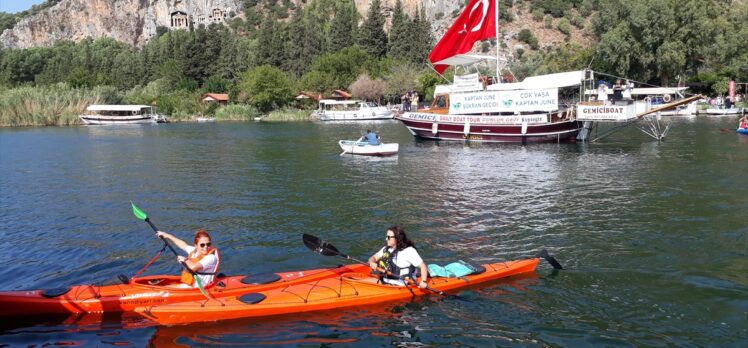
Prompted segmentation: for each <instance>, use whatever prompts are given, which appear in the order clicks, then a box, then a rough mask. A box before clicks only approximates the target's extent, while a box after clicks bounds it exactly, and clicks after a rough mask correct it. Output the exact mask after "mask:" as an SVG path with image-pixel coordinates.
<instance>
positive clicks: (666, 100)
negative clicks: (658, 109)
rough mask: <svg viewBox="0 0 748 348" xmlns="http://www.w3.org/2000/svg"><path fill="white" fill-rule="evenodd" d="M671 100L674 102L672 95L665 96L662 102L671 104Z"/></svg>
mask: <svg viewBox="0 0 748 348" xmlns="http://www.w3.org/2000/svg"><path fill="white" fill-rule="evenodd" d="M671 100H673V98H672V97H671V96H670V94H665V95H664V96H663V97H662V101H664V102H666V103H669V102H670V101H671Z"/></svg>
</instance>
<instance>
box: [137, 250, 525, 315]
mask: <svg viewBox="0 0 748 348" xmlns="http://www.w3.org/2000/svg"><path fill="white" fill-rule="evenodd" d="M538 260H539V259H537V258H533V259H525V260H517V261H507V262H498V263H492V264H485V265H482V266H483V267H484V268H485V272H482V273H478V274H471V275H468V276H465V277H461V278H434V279H432V280H430V281H429V286H430V287H431V288H432V289H433V290H437V291H454V290H458V289H462V288H466V287H469V286H474V285H477V284H481V283H485V282H488V281H492V280H496V279H499V278H504V277H509V276H512V275H516V274H522V273H527V272H532V271H534V270H535V267H536V266H537V265H538ZM364 267H365V266H364ZM433 293H434V292H433V291H432V290H427V289H420V288H417V287H414V286H409V287H404V286H393V285H384V284H378V278H377V277H376V276H373V275H371V274H370V272H369V271H368V270H365V269H360V268H359V269H358V270H356V271H351V272H347V273H343V274H340V275H339V276H336V277H328V278H323V279H317V280H313V281H304V282H297V283H295V284H289V285H288V286H283V287H275V288H273V289H270V290H264V291H252V292H246V293H243V294H236V295H231V296H226V297H222V298H220V299H216V300H209V301H206V300H201V301H188V302H179V303H173V304H166V305H156V306H141V307H138V308H136V309H135V312H137V313H140V314H141V315H143V316H144V317H146V318H148V319H150V320H153V321H155V322H157V323H159V324H167V325H171V324H183V323H191V322H201V321H215V320H223V319H235V318H247V317H266V316H273V315H281V314H289V313H302V312H312V311H321V310H329V309H336V308H345V307H355V306H363V305H372V304H379V303H384V302H390V301H398V300H406V299H410V298H412V297H413V296H422V295H428V294H433Z"/></svg>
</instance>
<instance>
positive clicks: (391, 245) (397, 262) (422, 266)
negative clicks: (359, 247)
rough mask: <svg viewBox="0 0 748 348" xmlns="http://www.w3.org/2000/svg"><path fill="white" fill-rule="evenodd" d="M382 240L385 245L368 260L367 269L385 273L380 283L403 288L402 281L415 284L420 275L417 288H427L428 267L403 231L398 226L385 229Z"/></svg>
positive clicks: (403, 283)
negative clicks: (383, 239) (408, 280)
mask: <svg viewBox="0 0 748 348" xmlns="http://www.w3.org/2000/svg"><path fill="white" fill-rule="evenodd" d="M384 238H385V240H386V242H387V245H385V246H384V247H383V248H382V249H379V251H377V252H376V253H375V254H374V255H372V256H371V257H370V258H369V267H371V268H372V269H373V270H378V271H385V272H384V273H385V275H384V276H383V278H382V281H384V282H385V283H387V284H392V285H400V286H403V285H406V284H405V282H404V281H403V280H407V279H411V280H412V281H413V282H415V281H416V277H418V276H419V275H420V278H421V279H420V281H419V282H418V287H420V288H425V287H427V286H428V267H427V265H426V263H425V262H423V259H421V255H419V254H418V251H417V250H416V246H415V244H413V242H411V241H410V239H408V237H407V236H406V235H405V230H404V229H403V228H401V227H400V226H392V227H390V228H388V229H387V233H386V235H385V237H384ZM419 271H420V272H419ZM419 273H420V274H419Z"/></svg>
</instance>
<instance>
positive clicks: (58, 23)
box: [0, 0, 241, 48]
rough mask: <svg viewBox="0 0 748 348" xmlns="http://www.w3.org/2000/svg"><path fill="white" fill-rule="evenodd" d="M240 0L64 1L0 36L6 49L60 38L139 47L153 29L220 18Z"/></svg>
mask: <svg viewBox="0 0 748 348" xmlns="http://www.w3.org/2000/svg"><path fill="white" fill-rule="evenodd" d="M240 7H241V0H63V1H60V2H59V3H58V4H57V5H55V6H53V7H50V8H48V9H46V10H44V11H42V12H40V13H38V14H36V15H34V16H31V17H26V18H24V19H23V20H21V21H20V22H18V23H17V24H16V25H15V26H14V27H13V28H12V29H8V30H5V31H4V32H3V33H2V34H1V35H0V45H2V46H3V47H8V48H27V47H34V46H49V45H52V44H54V42H55V41H59V40H71V41H75V42H78V41H80V40H82V39H84V38H86V37H91V38H94V39H97V38H101V37H111V38H114V39H116V40H118V41H122V42H126V43H129V44H131V45H135V46H141V45H142V44H144V43H145V42H147V41H148V39H150V38H151V37H153V36H154V35H156V28H157V27H159V26H164V27H167V28H170V29H180V28H187V23H188V22H187V21H188V19H191V20H192V21H193V22H194V23H195V24H196V25H197V24H201V23H204V24H208V23H211V22H223V21H224V20H225V19H228V17H229V16H230V15H231V14H236V13H238V12H239V11H240Z"/></svg>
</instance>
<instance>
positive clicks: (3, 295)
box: [0, 265, 368, 317]
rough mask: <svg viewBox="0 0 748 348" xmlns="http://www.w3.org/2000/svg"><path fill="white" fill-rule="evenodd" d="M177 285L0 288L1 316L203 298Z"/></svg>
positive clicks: (230, 288) (292, 280) (288, 281)
mask: <svg viewBox="0 0 748 348" xmlns="http://www.w3.org/2000/svg"><path fill="white" fill-rule="evenodd" d="M366 269H368V267H367V266H364V265H361V266H359V265H353V266H341V267H336V268H320V269H312V270H304V271H293V272H281V273H270V274H264V275H250V276H231V277H223V278H219V279H218V281H219V282H217V283H216V284H217V285H213V286H211V287H209V288H207V289H206V291H207V292H208V294H209V295H210V296H211V297H214V298H222V297H226V296H232V295H236V294H243V293H247V292H252V291H263V290H269V289H272V288H275V287H286V286H289V285H293V284H296V283H300V282H308V281H315V280H319V279H324V278H327V277H338V276H340V275H341V274H344V273H348V272H357V271H361V270H366ZM255 281H258V282H255ZM179 283H180V277H178V276H164V275H154V276H147V277H140V278H136V279H132V280H130V282H129V283H128V284H112V285H102V286H99V285H77V286H73V287H70V288H69V289H59V291H50V290H29V291H3V292H0V317H6V316H39V315H78V314H86V313H108V312H128V311H133V310H134V309H135V308H137V307H141V306H155V305H163V304H169V303H176V302H182V301H197V300H205V299H206V297H205V295H203V294H202V293H201V292H200V290H199V289H196V288H183V287H181V286H180V284H179ZM219 283H220V284H219ZM54 290H58V289H54Z"/></svg>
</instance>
